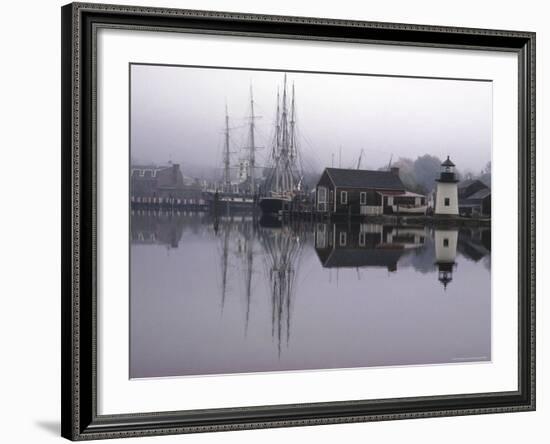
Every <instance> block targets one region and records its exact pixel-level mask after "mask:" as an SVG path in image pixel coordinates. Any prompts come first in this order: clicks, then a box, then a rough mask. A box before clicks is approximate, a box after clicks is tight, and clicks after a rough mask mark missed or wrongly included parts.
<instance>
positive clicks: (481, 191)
mask: <svg viewBox="0 0 550 444" xmlns="http://www.w3.org/2000/svg"><path fill="white" fill-rule="evenodd" d="M458 208H459V213H460V215H461V216H490V215H491V189H490V188H489V187H488V186H487V185H485V184H484V183H483V182H482V181H481V180H478V179H469V180H463V181H462V182H460V183H459V184H458Z"/></svg>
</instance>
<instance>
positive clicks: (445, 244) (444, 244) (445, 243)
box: [443, 239, 449, 247]
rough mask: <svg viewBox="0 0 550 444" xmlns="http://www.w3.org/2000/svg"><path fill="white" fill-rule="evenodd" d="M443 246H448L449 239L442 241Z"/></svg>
mask: <svg viewBox="0 0 550 444" xmlns="http://www.w3.org/2000/svg"><path fill="white" fill-rule="evenodd" d="M443 246H444V247H448V246H449V239H443Z"/></svg>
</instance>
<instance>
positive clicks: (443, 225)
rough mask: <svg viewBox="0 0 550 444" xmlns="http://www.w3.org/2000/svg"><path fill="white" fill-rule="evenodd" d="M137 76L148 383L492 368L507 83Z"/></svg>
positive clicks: (134, 226)
mask: <svg viewBox="0 0 550 444" xmlns="http://www.w3.org/2000/svg"><path fill="white" fill-rule="evenodd" d="M129 70H130V104H129V113H130V195H129V211H130V236H131V239H130V251H129V255H130V363H129V375H130V378H158V377H177V376H198V375H219V374H238V373H255V372H282V371H311V370H326V369H353V368H364V367H381V366H408V365H434V364H445V365H466V364H468V363H472V362H476V363H479V362H485V361H487V362H489V361H491V153H492V106H493V104H492V82H491V81H490V80H484V79H443V78H426V77H406V76H402V77H400V76H383V75H369V74H355V73H325V72H322V73H321V72H295V71H278V70H273V71H269V70H252V69H237V68H232V67H200V66H179V65H178V66H176V65H156V64H138V63H134V64H130V67H129ZM511 235H513V236H515V235H514V234H513V233H511Z"/></svg>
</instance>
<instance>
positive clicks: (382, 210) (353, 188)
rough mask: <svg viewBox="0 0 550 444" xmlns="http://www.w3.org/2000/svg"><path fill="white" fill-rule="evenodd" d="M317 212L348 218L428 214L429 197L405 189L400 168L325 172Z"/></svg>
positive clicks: (317, 200) (320, 180)
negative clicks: (396, 214) (427, 198)
mask: <svg viewBox="0 0 550 444" xmlns="http://www.w3.org/2000/svg"><path fill="white" fill-rule="evenodd" d="M315 204H316V210H317V211H318V212H321V213H328V214H334V215H347V216H379V215H382V214H395V213H422V214H424V213H425V212H426V208H427V204H426V197H425V196H423V195H421V194H417V193H412V192H410V191H407V190H406V189H405V186H404V185H403V182H401V179H400V178H399V168H391V170H390V171H373V170H359V169H344V168H325V170H324V171H323V174H322V175H321V177H320V179H319V181H318V183H317V187H316V202H315Z"/></svg>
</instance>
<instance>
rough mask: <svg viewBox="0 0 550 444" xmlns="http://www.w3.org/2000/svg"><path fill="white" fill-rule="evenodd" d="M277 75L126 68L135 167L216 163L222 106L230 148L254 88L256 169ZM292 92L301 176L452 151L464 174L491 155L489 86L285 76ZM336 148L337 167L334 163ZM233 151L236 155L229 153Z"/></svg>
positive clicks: (239, 137) (242, 137) (262, 159)
mask: <svg viewBox="0 0 550 444" xmlns="http://www.w3.org/2000/svg"><path fill="white" fill-rule="evenodd" d="M283 76H284V74H283V73H282V72H269V71H253V70H230V69H212V68H191V67H170V66H148V65H132V67H131V156H132V160H133V162H137V163H157V164H165V163H167V162H168V161H169V160H171V161H173V162H178V163H180V164H181V166H182V169H183V171H184V172H185V171H186V167H187V168H190V169H194V170H196V169H197V167H207V168H211V167H216V168H218V167H221V163H222V157H221V154H222V149H223V130H224V116H225V104H226V103H227V107H228V111H229V116H230V127H232V128H234V129H233V130H232V131H231V144H232V150H233V151H236V152H238V150H239V148H242V147H245V146H247V138H246V136H247V134H246V125H247V122H248V120H247V117H248V116H249V115H250V111H249V106H250V105H249V100H250V99H249V88H250V85H252V86H253V92H254V103H255V113H256V114H257V115H259V116H261V118H260V119H258V120H257V122H256V127H257V133H256V144H257V145H259V146H263V147H264V149H262V150H260V151H259V152H258V154H257V156H258V159H257V164H259V165H266V164H267V163H266V162H267V156H268V154H269V148H270V146H271V140H272V135H273V122H274V119H275V109H276V94H277V87H279V88H282V83H283ZM292 83H294V85H295V88H296V111H297V119H296V120H297V123H296V125H297V130H298V143H299V149H300V152H301V154H302V157H303V159H304V161H303V164H304V165H303V166H304V168H305V169H306V170H317V171H320V170H321V169H322V168H323V167H325V166H331V164H332V162H333V158H334V166H340V165H341V166H342V167H343V168H349V167H355V165H356V163H357V159H358V157H359V153H360V151H361V149H362V148H363V149H364V150H365V154H364V156H363V161H362V168H379V167H381V166H384V165H387V164H388V162H389V160H390V156H391V155H393V160H397V159H398V158H399V157H410V158H412V159H415V158H416V157H417V156H420V155H423V154H426V153H428V154H431V155H435V156H438V157H440V158H441V159H443V158H445V157H446V156H447V155H450V156H451V158H452V160H453V161H454V162H455V164H456V165H457V168H458V169H459V170H460V171H462V172H466V171H472V172H474V173H479V171H480V170H481V169H482V168H483V167H484V166H485V165H486V163H487V162H488V161H490V159H491V143H492V142H491V140H492V83H491V82H487V81H465V80H440V79H419V78H395V77H377V76H363V75H360V76H356V75H342V74H312V73H288V85H289V89H290V86H291V85H292ZM340 147H341V153H342V155H341V162H340ZM236 155H237V154H236Z"/></svg>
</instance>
